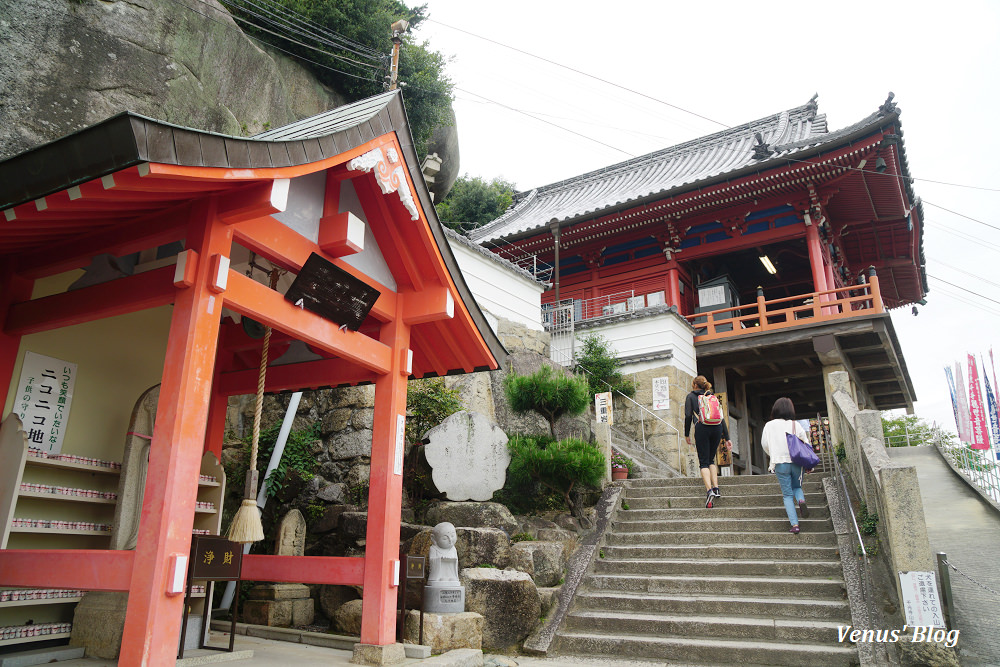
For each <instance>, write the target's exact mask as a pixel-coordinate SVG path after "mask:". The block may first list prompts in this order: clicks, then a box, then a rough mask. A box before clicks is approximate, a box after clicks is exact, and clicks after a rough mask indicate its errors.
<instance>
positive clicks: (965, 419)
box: [955, 361, 972, 444]
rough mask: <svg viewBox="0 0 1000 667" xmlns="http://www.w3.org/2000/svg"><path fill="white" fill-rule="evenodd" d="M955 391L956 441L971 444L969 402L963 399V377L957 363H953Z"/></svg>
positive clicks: (959, 363) (959, 365)
mask: <svg viewBox="0 0 1000 667" xmlns="http://www.w3.org/2000/svg"><path fill="white" fill-rule="evenodd" d="M955 390H956V393H957V394H958V439H959V440H961V441H962V442H963V443H965V444H969V443H970V442H972V425H971V424H970V423H969V401H968V400H966V398H965V376H964V375H963V374H962V363H961V362H959V361H956V362H955Z"/></svg>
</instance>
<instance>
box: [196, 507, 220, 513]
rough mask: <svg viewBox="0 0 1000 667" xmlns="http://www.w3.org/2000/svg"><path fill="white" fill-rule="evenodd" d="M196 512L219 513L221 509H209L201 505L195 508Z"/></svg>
mask: <svg viewBox="0 0 1000 667" xmlns="http://www.w3.org/2000/svg"><path fill="white" fill-rule="evenodd" d="M194 512H195V514H218V513H219V510H207V509H203V508H201V507H199V508H196V509H195V511H194Z"/></svg>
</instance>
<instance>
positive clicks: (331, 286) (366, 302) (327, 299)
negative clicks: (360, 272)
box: [285, 253, 381, 331]
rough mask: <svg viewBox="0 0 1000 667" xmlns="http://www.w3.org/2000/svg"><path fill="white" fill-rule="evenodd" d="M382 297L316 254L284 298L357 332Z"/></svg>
mask: <svg viewBox="0 0 1000 667" xmlns="http://www.w3.org/2000/svg"><path fill="white" fill-rule="evenodd" d="M380 294H381V293H380V292H379V291H378V290H377V289H375V288H374V287H371V286H370V285H368V284H367V283H365V282H364V281H363V280H359V279H358V278H355V277H354V276H352V275H351V274H350V273H348V272H347V271H344V270H343V269H342V268H340V267H339V266H337V265H335V264H333V263H332V262H330V261H328V260H326V259H324V258H323V257H321V256H319V255H317V254H316V253H313V254H312V255H310V256H309V259H307V260H306V263H305V264H304V265H303V266H302V270H301V271H299V275H297V276H296V277H295V280H294V281H293V282H292V286H291V287H289V288H288V291H287V292H286V293H285V298H286V299H288V300H289V301H291V302H292V303H294V304H296V305H299V306H301V307H303V308H305V309H306V310H309V311H312V312H314V313H316V314H317V315H319V316H321V317H324V318H326V319H328V320H330V321H331V322H336V323H337V324H341V325H344V326H346V327H347V328H348V329H350V330H351V331H357V330H358V328H359V327H360V326H361V323H362V322H364V321H365V318H366V317H368V313H369V312H370V311H371V309H372V306H374V305H375V301H376V300H377V299H378V298H379V296H380Z"/></svg>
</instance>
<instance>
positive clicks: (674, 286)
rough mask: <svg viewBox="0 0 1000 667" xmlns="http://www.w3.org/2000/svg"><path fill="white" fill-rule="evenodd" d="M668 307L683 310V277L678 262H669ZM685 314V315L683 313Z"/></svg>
mask: <svg viewBox="0 0 1000 667" xmlns="http://www.w3.org/2000/svg"><path fill="white" fill-rule="evenodd" d="M667 305H668V306H677V311H678V312H680V309H681V275H680V269H679V268H678V267H677V262H674V261H671V262H667ZM681 314H683V313H681Z"/></svg>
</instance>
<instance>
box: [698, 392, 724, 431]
mask: <svg viewBox="0 0 1000 667" xmlns="http://www.w3.org/2000/svg"><path fill="white" fill-rule="evenodd" d="M698 421H700V422H701V423H702V424H704V425H705V426H715V425H716V424H721V423H722V404H721V403H719V397H718V396H716V395H715V394H712V393H709V392H705V393H704V394H701V395H699V396H698Z"/></svg>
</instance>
